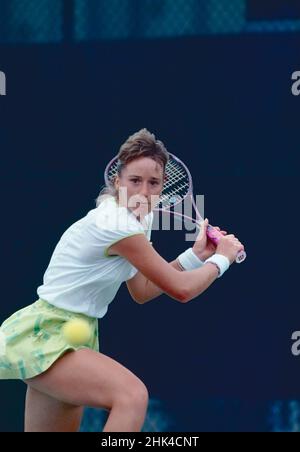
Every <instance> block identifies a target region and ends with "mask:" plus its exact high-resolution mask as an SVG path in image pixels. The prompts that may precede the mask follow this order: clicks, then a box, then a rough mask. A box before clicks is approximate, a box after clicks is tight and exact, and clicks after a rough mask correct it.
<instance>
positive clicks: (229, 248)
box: [216, 234, 244, 264]
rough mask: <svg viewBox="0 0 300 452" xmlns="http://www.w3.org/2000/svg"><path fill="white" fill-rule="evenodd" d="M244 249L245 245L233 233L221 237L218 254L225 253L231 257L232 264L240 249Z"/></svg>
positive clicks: (217, 249)
mask: <svg viewBox="0 0 300 452" xmlns="http://www.w3.org/2000/svg"><path fill="white" fill-rule="evenodd" d="M241 250H244V245H243V244H242V243H241V242H240V241H239V239H237V238H236V237H235V236H234V235H233V234H228V235H225V236H223V237H221V238H220V240H219V243H218V245H217V248H216V254H223V256H226V257H227V258H228V259H229V262H230V264H232V263H233V262H235V259H236V256H237V254H238V252H239V251H241Z"/></svg>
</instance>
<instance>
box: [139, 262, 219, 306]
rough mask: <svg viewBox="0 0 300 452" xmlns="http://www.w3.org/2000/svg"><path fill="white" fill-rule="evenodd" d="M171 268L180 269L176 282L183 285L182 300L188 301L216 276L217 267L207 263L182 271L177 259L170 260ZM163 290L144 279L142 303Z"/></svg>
mask: <svg viewBox="0 0 300 452" xmlns="http://www.w3.org/2000/svg"><path fill="white" fill-rule="evenodd" d="M170 265H172V267H173V268H175V269H176V270H178V271H180V272H181V274H180V275H178V279H177V281H176V283H177V284H178V283H179V284H182V285H184V287H185V291H186V293H187V296H186V299H185V301H184V302H188V301H190V300H192V299H193V298H195V297H197V296H199V295H200V294H201V293H203V292H204V291H205V290H206V289H207V288H208V287H209V286H210V285H211V284H212V283H213V282H214V281H215V280H216V279H217V277H218V274H219V272H218V269H217V267H216V266H215V265H213V264H210V263H207V264H205V265H204V266H203V267H201V268H198V269H197V270H192V271H184V272H183V271H182V268H181V267H180V265H179V264H178V261H177V260H174V261H173V262H170ZM162 293H163V291H162V290H161V289H160V288H159V287H158V286H156V285H155V284H153V283H152V282H151V281H150V280H148V279H146V281H145V297H143V301H142V303H147V301H150V300H153V298H156V297H158V296H159V295H161V294H162Z"/></svg>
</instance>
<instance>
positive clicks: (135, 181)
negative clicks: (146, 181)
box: [131, 179, 139, 184]
mask: <svg viewBox="0 0 300 452" xmlns="http://www.w3.org/2000/svg"><path fill="white" fill-rule="evenodd" d="M138 181H139V180H138V179H131V182H133V183H134V184H136V183H137V182H138Z"/></svg>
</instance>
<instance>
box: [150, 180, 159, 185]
mask: <svg viewBox="0 0 300 452" xmlns="http://www.w3.org/2000/svg"><path fill="white" fill-rule="evenodd" d="M150 184H151V185H158V182H156V181H152V182H150Z"/></svg>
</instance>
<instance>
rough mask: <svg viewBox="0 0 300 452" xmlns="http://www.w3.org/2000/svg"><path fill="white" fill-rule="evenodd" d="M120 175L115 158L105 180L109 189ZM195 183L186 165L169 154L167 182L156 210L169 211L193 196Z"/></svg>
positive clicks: (107, 169)
mask: <svg viewBox="0 0 300 452" xmlns="http://www.w3.org/2000/svg"><path fill="white" fill-rule="evenodd" d="M117 174H118V158H117V157H114V158H113V159H112V160H111V161H110V162H109V163H108V165H107V166H106V168H105V171H104V180H105V184H106V186H107V187H109V186H112V185H113V184H114V180H115V177H116V176H117ZM192 193H193V182H192V177H191V174H190V172H189V170H188V168H187V167H186V165H185V164H184V163H183V162H182V161H181V160H180V159H179V158H178V157H176V156H175V155H173V154H171V153H169V161H168V163H167V164H166V168H165V182H164V185H163V189H162V192H161V194H160V196H159V199H158V201H157V203H156V205H155V209H158V210H169V209H171V208H172V207H174V206H176V205H177V204H179V203H181V202H182V201H183V200H184V199H185V198H186V197H187V196H188V195H191V196H192Z"/></svg>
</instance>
